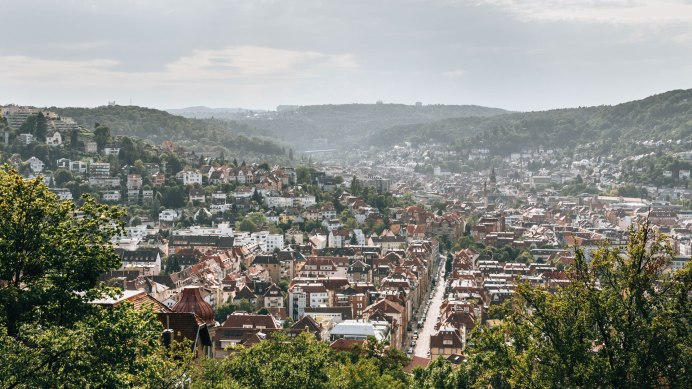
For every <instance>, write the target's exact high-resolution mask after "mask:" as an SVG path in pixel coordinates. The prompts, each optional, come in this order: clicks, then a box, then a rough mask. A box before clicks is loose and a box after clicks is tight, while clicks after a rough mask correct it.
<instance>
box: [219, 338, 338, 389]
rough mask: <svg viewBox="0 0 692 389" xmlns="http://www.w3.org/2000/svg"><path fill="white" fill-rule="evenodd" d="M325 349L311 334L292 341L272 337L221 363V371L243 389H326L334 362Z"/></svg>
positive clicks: (290, 339)
mask: <svg viewBox="0 0 692 389" xmlns="http://www.w3.org/2000/svg"><path fill="white" fill-rule="evenodd" d="M333 354H334V351H333V350H332V349H330V348H329V345H328V344H326V343H323V342H318V341H317V340H315V338H314V336H313V335H312V334H309V333H307V332H304V333H301V334H300V335H298V336H297V337H295V338H289V337H287V336H285V335H282V334H274V335H272V337H271V338H270V339H269V340H266V341H264V342H260V343H259V344H257V345H255V346H253V347H252V348H249V349H242V348H241V349H240V350H239V352H237V353H236V354H235V355H234V357H233V358H231V359H229V360H226V361H224V370H225V371H226V372H227V374H228V375H229V376H230V377H231V378H233V379H234V380H235V381H237V382H238V383H239V384H240V385H241V386H243V387H247V388H327V387H329V375H328V371H329V368H330V366H331V365H332V363H333V360H334V356H333Z"/></svg>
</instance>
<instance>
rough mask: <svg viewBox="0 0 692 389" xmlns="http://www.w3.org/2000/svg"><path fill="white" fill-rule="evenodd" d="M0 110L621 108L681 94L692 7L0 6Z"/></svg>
mask: <svg viewBox="0 0 692 389" xmlns="http://www.w3.org/2000/svg"><path fill="white" fill-rule="evenodd" d="M0 9H2V13H3V15H4V17H3V22H2V33H0V104H9V103H14V104H20V105H34V106H84V107H93V106H100V105H105V104H107V103H108V102H109V101H115V102H116V103H118V104H121V105H127V104H130V103H132V104H134V105H140V106H147V107H153V108H159V109H166V108H182V107H189V106H208V107H243V108H251V109H274V108H275V107H276V106H277V105H282V104H287V105H311V104H340V103H374V102H376V101H378V100H379V101H383V102H385V103H405V104H413V103H415V102H418V101H420V102H423V104H477V105H484V106H491V107H500V108H505V109H510V110H515V111H533V110H544V109H553V108H566V107H577V106H591V105H601V104H617V103H621V102H625V101H631V100H636V99H640V98H644V97H646V96H649V95H652V94H656V93H662V92H665V91H668V90H673V89H688V88H692V0H656V1H645V0H641V1H640V0H475V1H465V0H427V1H426V0H333V1H330V0H321V1H320V0H296V1H293V0H196V1H190V0H182V1H181V0H119V1H112V0H0Z"/></svg>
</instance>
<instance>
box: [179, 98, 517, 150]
mask: <svg viewBox="0 0 692 389" xmlns="http://www.w3.org/2000/svg"><path fill="white" fill-rule="evenodd" d="M172 112H176V113H177V112H181V111H172ZM205 112H206V114H207V115H211V114H213V115H216V116H215V117H217V118H218V117H222V116H221V115H222V113H221V112H218V111H209V110H207V111H204V110H202V109H200V108H199V107H198V108H190V109H189V111H186V110H183V112H181V114H183V115H186V116H187V115H195V116H196V115H203V114H204V113H205ZM209 112H211V113H209ZM504 113H507V111H505V110H502V109H498V108H486V107H479V106H474V105H423V104H417V105H404V104H341V105H312V106H280V107H278V109H277V111H271V112H244V113H241V114H237V113H232V117H233V118H234V120H235V121H236V122H237V123H239V124H244V125H246V127H244V130H247V131H249V132H247V133H248V134H253V135H254V134H256V135H260V134H261V135H267V136H272V137H275V138H276V139H279V140H280V141H282V142H286V143H288V144H290V145H291V146H293V148H295V149H297V150H303V151H304V150H314V149H348V148H351V147H361V148H366V147H369V146H370V145H369V143H368V139H369V137H371V136H373V135H376V134H377V133H379V132H381V131H383V130H385V129H387V128H390V127H392V126H399V125H410V124H420V123H433V122H436V121H438V120H441V119H448V118H458V117H470V116H474V117H475V116H477V117H488V116H493V115H499V114H504ZM197 117H199V116H197ZM223 117H229V116H228V114H227V115H226V116H223ZM239 131H241V132H244V131H243V130H239ZM394 135H396V136H397V138H396V139H393V140H392V141H393V142H395V143H396V142H398V141H400V140H401V137H400V136H398V135H397V134H394Z"/></svg>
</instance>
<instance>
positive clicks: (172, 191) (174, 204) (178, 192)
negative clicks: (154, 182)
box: [161, 186, 185, 208]
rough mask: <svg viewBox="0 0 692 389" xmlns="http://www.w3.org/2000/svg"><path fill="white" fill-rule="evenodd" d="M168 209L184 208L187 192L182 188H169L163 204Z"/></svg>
mask: <svg viewBox="0 0 692 389" xmlns="http://www.w3.org/2000/svg"><path fill="white" fill-rule="evenodd" d="M161 203H162V204H163V205H164V206H165V207H168V208H182V207H184V206H185V190H184V189H183V187H181V186H174V187H170V188H168V191H166V194H165V195H164V196H163V201H162V202H161Z"/></svg>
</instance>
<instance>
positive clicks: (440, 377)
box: [412, 357, 459, 389]
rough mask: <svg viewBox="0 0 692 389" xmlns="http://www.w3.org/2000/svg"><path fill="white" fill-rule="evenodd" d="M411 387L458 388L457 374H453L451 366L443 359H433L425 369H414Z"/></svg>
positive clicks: (431, 388)
mask: <svg viewBox="0 0 692 389" xmlns="http://www.w3.org/2000/svg"><path fill="white" fill-rule="evenodd" d="M412 386H413V387H414V388H421V389H447V388H449V389H455V388H457V387H459V385H458V379H457V374H454V372H453V370H452V365H451V364H450V363H449V362H448V361H447V360H446V359H445V358H443V357H439V358H437V359H435V360H434V361H432V363H430V365H428V367H426V368H425V369H422V368H416V369H414V371H413V377H412Z"/></svg>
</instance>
